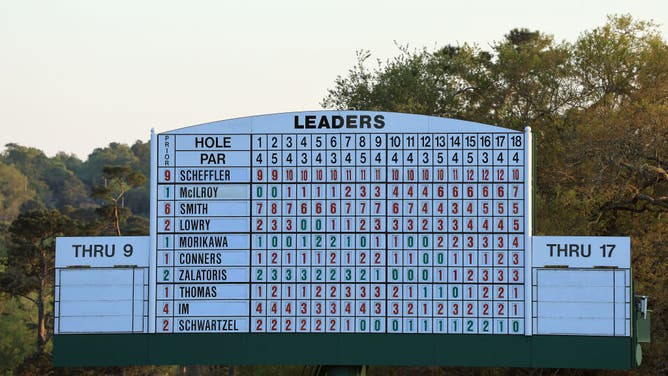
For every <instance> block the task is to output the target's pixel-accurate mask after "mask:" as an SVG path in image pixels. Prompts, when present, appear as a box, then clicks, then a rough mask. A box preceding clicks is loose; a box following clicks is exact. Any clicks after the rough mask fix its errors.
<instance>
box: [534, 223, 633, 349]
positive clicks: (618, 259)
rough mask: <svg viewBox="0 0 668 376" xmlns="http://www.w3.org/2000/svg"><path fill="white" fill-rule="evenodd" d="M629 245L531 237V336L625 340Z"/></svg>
mask: <svg viewBox="0 0 668 376" xmlns="http://www.w3.org/2000/svg"><path fill="white" fill-rule="evenodd" d="M630 245H631V242H630V239H629V238H627V237H591V236H590V237H586V236H575V237H573V236H534V237H533V251H532V252H533V265H532V266H533V267H532V280H533V291H532V301H533V302H532V305H533V330H534V333H535V334H548V335H593V336H630V335H631V311H630V307H631V269H630V264H631V252H630V250H631V246H630Z"/></svg>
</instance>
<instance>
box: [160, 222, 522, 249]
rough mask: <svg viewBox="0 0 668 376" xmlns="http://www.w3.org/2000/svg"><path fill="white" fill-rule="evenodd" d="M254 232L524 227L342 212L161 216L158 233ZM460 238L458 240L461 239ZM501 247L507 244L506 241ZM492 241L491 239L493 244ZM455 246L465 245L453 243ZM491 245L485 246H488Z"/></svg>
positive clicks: (470, 230) (503, 230)
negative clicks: (324, 214)
mask: <svg viewBox="0 0 668 376" xmlns="http://www.w3.org/2000/svg"><path fill="white" fill-rule="evenodd" d="M251 222H252V223H253V227H252V230H253V231H254V232H268V231H269V232H276V231H285V232H295V231H313V232H322V233H324V232H328V231H330V232H351V233H352V232H358V231H363V232H368V231H372V232H386V231H388V232H402V231H404V232H417V231H421V232H432V231H433V232H436V233H478V232H481V233H500V234H520V233H522V232H523V231H524V226H523V217H519V216H518V217H505V216H504V217H492V216H489V217H461V216H457V217H447V218H436V217H433V218H432V217H431V216H429V217H421V216H417V215H415V216H412V217H404V216H402V215H397V216H394V217H392V216H388V217H385V216H382V217H372V218H370V217H369V216H368V215H366V216H357V217H356V216H342V217H329V218H327V219H325V218H317V217H315V218H311V217H292V218H291V217H285V218H275V219H273V220H272V219H271V218H269V219H263V217H260V218H253V220H252V221H251V219H250V218H248V217H218V218H181V217H177V218H170V217H161V218H160V220H159V223H158V234H166V233H188V232H190V233H206V232H212V233H215V232H226V233H244V232H245V233H247V232H249V230H250V229H251V227H250V226H251ZM460 241H461V239H459V238H457V240H455V243H457V242H460ZM475 241H476V240H475V238H473V237H471V238H470V239H469V241H468V242H467V243H466V244H468V246H467V245H466V244H464V246H465V247H468V248H477V246H476V245H475V244H473V242H475ZM502 242H503V243H502V244H500V245H499V246H498V247H504V246H505V245H504V244H505V243H506V242H504V241H502ZM492 245H493V243H492V242H490V243H489V246H490V247H491V246H492ZM452 247H453V248H461V247H462V245H459V246H457V245H456V244H453V245H452ZM486 247H487V246H485V248H486Z"/></svg>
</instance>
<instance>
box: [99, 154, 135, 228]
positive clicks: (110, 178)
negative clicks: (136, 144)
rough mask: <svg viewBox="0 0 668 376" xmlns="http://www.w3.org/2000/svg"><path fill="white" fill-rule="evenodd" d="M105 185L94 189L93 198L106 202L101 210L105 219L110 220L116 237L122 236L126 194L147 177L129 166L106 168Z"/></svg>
mask: <svg viewBox="0 0 668 376" xmlns="http://www.w3.org/2000/svg"><path fill="white" fill-rule="evenodd" d="M103 176H104V185H103V186H97V187H94V188H93V197H95V198H99V199H102V200H104V201H105V202H106V203H107V205H106V206H103V207H102V208H101V210H100V212H101V214H102V216H103V217H106V218H110V219H111V220H112V223H113V227H114V230H115V232H116V235H118V236H120V235H121V222H122V220H123V218H124V217H125V215H123V213H122V211H123V209H124V208H125V203H124V198H125V194H126V193H127V192H128V191H129V190H130V189H132V188H136V187H139V186H140V185H142V184H143V183H144V181H145V180H146V177H145V176H144V175H143V174H142V173H140V172H137V171H133V170H132V169H131V168H130V167H127V166H105V167H104V169H103Z"/></svg>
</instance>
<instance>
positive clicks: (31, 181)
mask: <svg viewBox="0 0 668 376" xmlns="http://www.w3.org/2000/svg"><path fill="white" fill-rule="evenodd" d="M0 162H3V163H4V164H6V165H10V166H13V167H14V168H16V169H17V170H18V171H20V172H21V173H22V174H23V175H25V176H26V177H27V179H28V187H27V189H30V190H33V191H35V192H36V193H37V196H36V199H37V202H38V204H40V203H41V204H43V205H45V206H46V207H47V208H58V209H60V208H63V207H64V206H66V205H72V206H86V205H91V204H92V202H91V200H90V198H89V197H88V192H87V191H86V187H85V186H84V184H83V183H82V182H81V181H80V180H79V179H78V178H77V177H76V176H75V175H74V173H73V172H72V171H70V170H68V169H67V166H66V165H65V163H64V162H63V160H62V159H60V158H58V157H56V158H52V159H50V158H47V157H46V155H44V153H43V152H41V151H40V150H37V149H35V148H28V147H24V146H19V145H17V144H7V145H6V150H5V151H4V152H3V153H2V155H0Z"/></svg>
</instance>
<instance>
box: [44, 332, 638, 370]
mask: <svg viewBox="0 0 668 376" xmlns="http://www.w3.org/2000/svg"><path fill="white" fill-rule="evenodd" d="M633 350H634V346H633V339H632V338H631V337H596V336H545V335H539V336H496V335H494V336H492V335H453V334H449V335H447V336H443V335H432V334H400V335H388V334H271V335H267V334H259V333H252V334H234V335H228V334H209V333H206V334H204V333H203V334H141V335H138V334H95V335H91V334H84V335H72V334H68V335H56V336H55V337H54V352H53V364H54V366H57V367H71V366H130V365H149V364H150V365H170V364H171V365H174V364H178V365H189V364H193V365H194V364H200V365H202V364H234V365H296V364H304V365H317V364H327V365H350V364H359V365H386V366H393V365H396V366H400V365H401V366H450V367H452V366H460V367H528V368H590V369H630V368H632V366H633V365H634V364H635V361H634V359H633V357H634V351H633Z"/></svg>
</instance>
